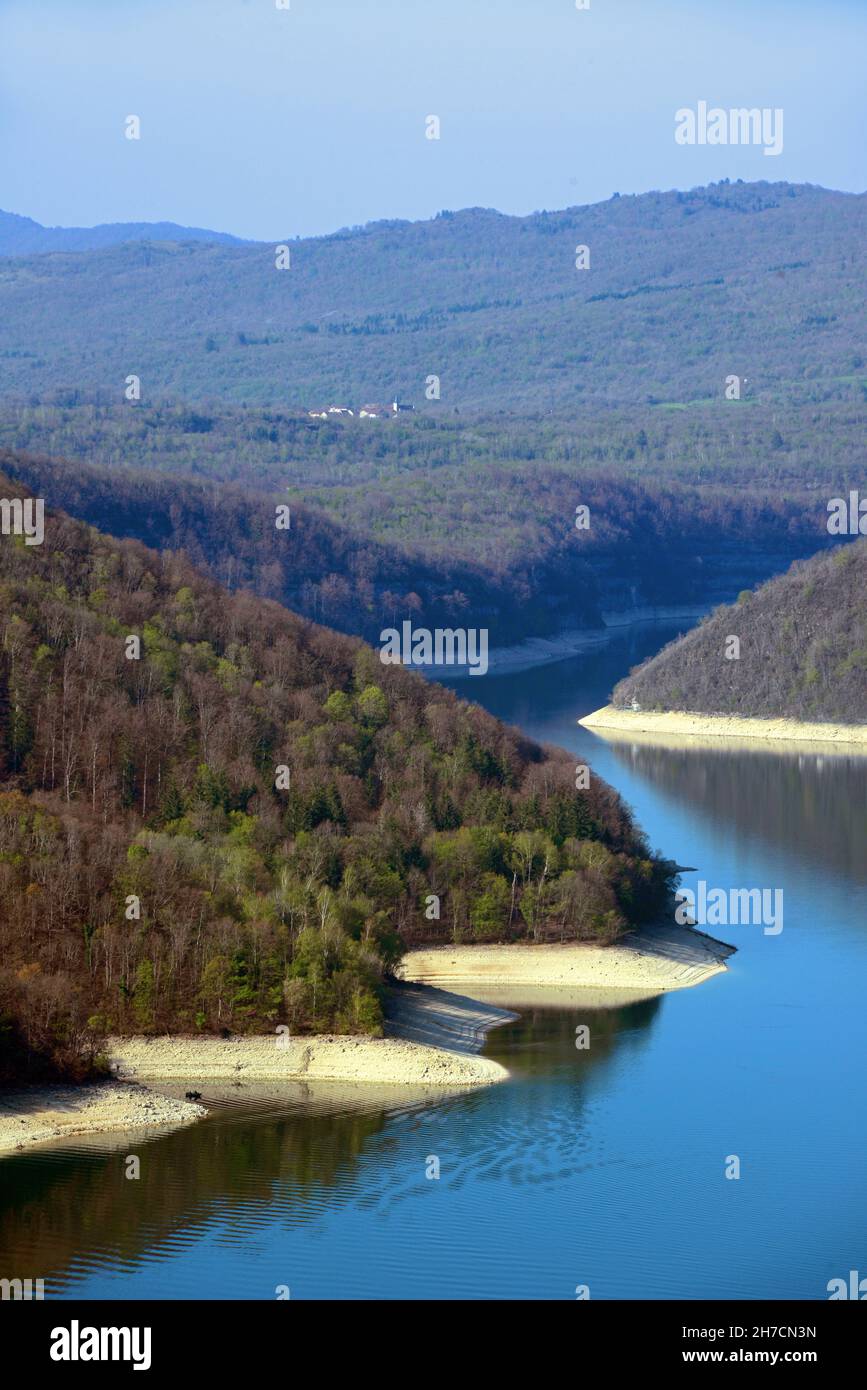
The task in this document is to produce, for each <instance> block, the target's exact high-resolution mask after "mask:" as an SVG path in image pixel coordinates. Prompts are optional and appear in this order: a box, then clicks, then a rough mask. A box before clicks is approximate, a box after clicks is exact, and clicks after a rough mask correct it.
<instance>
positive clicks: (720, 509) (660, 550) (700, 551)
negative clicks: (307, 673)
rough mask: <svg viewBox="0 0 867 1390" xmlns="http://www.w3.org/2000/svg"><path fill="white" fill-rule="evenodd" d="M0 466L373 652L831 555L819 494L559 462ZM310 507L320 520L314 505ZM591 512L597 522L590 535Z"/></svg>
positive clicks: (701, 589) (0, 457)
mask: <svg viewBox="0 0 867 1390" xmlns="http://www.w3.org/2000/svg"><path fill="white" fill-rule="evenodd" d="M0 467H2V468H3V469H4V470H5V471H6V472H7V473H8V474H9V475H10V476H11V477H14V478H16V479H18V480H19V481H21V482H22V483H24V484H26V486H27V487H29V488H31V489H32V490H33V491H34V492H35V493H37V494H38V495H39V496H42V497H44V498H46V499H47V501H48V504H49V505H52V506H58V507H62V508H63V509H64V510H65V511H68V512H70V513H72V514H73V515H74V516H78V517H80V518H82V519H83V520H85V521H87V522H89V523H90V524H91V525H94V526H98V527H100V528H101V529H103V530H108V529H111V531H112V532H113V533H114V534H116V535H120V536H127V537H133V538H135V539H137V540H141V541H144V542H145V543H146V544H148V545H153V546H156V547H157V548H164V547H168V548H169V549H172V550H180V549H182V550H184V551H185V552H186V554H187V555H188V557H189V558H190V559H191V560H192V561H193V562H194V563H195V564H196V565H198V566H201V567H202V568H205V569H207V570H208V571H209V572H210V573H211V575H212V576H213V577H214V578H215V579H217V580H218V581H219V582H220V583H222V584H225V585H226V586H227V587H228V588H230V589H238V588H241V587H245V586H246V587H249V588H251V589H253V590H255V592H257V593H259V594H261V595H263V596H264V597H266V598H276V599H279V600H280V601H281V602H283V603H285V604H287V606H289V607H290V608H293V609H296V610H297V611H298V612H300V613H302V614H304V615H305V616H306V617H310V618H313V619H315V620H316V621H318V622H324V623H327V624H329V626H333V627H337V628H339V629H340V630H342V631H344V632H351V633H354V634H356V635H359V636H363V637H366V638H367V639H369V640H371V641H376V640H378V639H379V634H380V632H381V631H382V629H383V627H389V626H393V625H394V624H395V622H397V621H400V620H402V619H404V618H411V619H413V620H414V621H417V622H422V623H424V624H425V625H426V626H428V627H436V626H441V625H445V626H451V625H454V624H456V623H459V624H463V625H468V626H475V627H485V628H486V629H487V630H488V633H489V639H490V642H491V643H492V645H494V646H504V645H510V644H512V643H515V642H519V641H521V640H522V639H524V638H527V637H530V636H540V635H547V634H550V633H555V632H557V631H559V630H562V629H565V628H573V629H574V628H580V627H586V628H594V627H601V626H603V624H604V615H605V613H606V612H609V613H610V612H612V611H623V610H630V609H635V608H637V607H641V606H647V605H651V606H663V607H664V606H666V605H669V606H670V605H680V606H682V605H684V604H693V605H696V606H698V605H701V604H705V605H707V606H710V605H711V604H712V603H717V602H719V601H720V600H721V599H724V598H728V597H730V596H731V595H733V594H735V593H737V592H738V591H739V589H741V588H742V587H743V586H744V585H746V584H753V583H755V582H757V581H758V580H760V579H763V578H766V577H767V576H768V575H769V574H772V573H774V572H776V571H779V570H780V569H784V568H785V567H786V566H787V565H788V564H789V563H790V562H791V561H792V559H793V558H795V557H797V556H799V555H802V556H803V555H808V554H810V553H812V552H813V551H814V550H815V549H816V546H817V545H819V544H821V543H822V542H823V541H824V542H825V543H826V544H827V543H829V542H830V538H829V536H828V533H827V511H826V509H825V506H824V503H823V501H822V497H821V494H819V495H818V496H817V495H816V494H815V493H811V492H810V491H808V490H806V489H799V490H797V491H796V492H793V493H792V494H791V495H789V496H787V495H785V494H781V493H779V492H777V491H770V490H760V489H743V490H741V491H739V492H738V493H736V494H735V496H734V498H733V497H732V495H731V493H725V492H723V491H722V490H721V489H719V488H714V487H709V486H708V487H689V486H683V485H680V484H674V485H664V484H662V483H661V482H659V481H655V482H654V481H649V480H648V481H647V482H644V481H642V480H640V479H639V478H635V477H625V476H624V477H618V476H617V474H616V473H615V474H614V475H613V476H607V477H606V476H605V475H603V473H602V472H601V470H600V471H598V472H593V473H589V472H588V473H586V474H584V475H583V476H581V477H580V478H579V477H576V476H575V475H574V474H573V473H570V471H569V470H568V469H566V468H558V467H555V466H553V465H551V464H537V465H536V466H535V467H531V466H528V465H527V464H523V465H513V466H509V465H506V464H502V463H495V462H488V463H487V464H477V465H476V466H475V467H474V468H473V469H472V471H470V470H461V468H460V467H459V466H458V465H454V466H443V467H441V468H439V469H436V470H434V471H432V472H431V473H429V474H426V473H422V474H421V475H420V476H419V475H416V476H414V477H412V478H410V477H407V479H406V480H405V486H404V487H402V486H401V481H400V480H399V479H396V480H394V481H393V482H392V483H391V484H390V485H389V484H388V483H387V482H386V481H385V480H383V481H382V483H381V484H380V488H379V489H377V488H376V487H375V485H374V486H371V487H369V488H365V487H364V486H363V484H361V483H360V484H359V485H358V486H357V488H353V489H351V490H348V489H342V488H338V487H335V488H327V487H321V488H318V489H314V488H311V487H309V486H308V487H290V488H288V489H287V488H286V487H284V488H283V489H282V490H281V491H279V492H278V491H274V492H273V493H271V495H270V496H269V495H268V492H267V491H265V490H264V489H263V488H261V487H259V488H254V487H253V485H252V478H253V474H252V472H251V484H250V485H249V486H240V485H238V484H236V483H228V484H217V483H213V482H211V483H205V482H203V481H200V480H199V479H198V478H197V479H194V480H193V479H184V478H174V477H169V476H166V474H164V473H155V472H150V471H146V470H143V469H140V468H139V469H132V468H128V467H121V466H117V467H112V468H107V467H100V468H96V467H90V466H87V465H82V464H75V465H69V464H67V463H62V462H57V461H54V460H50V459H44V458H38V457H32V456H30V455H23V454H13V453H9V452H6V451H3V450H0ZM302 471H303V470H301V469H300V468H299V466H298V465H293V466H291V467H287V471H286V476H287V477H297V476H299V474H300V473H301V472H302ZM260 481H261V480H260ZM309 495H312V496H313V497H314V498H315V505H312V506H311V505H310V504H309V503H308V502H307V501H304V500H301V499H303V498H305V497H307V496H309ZM341 499H342V503H343V504H341ZM329 502H330V503H331V505H330V506H328V510H327V511H326V510H324V508H325V507H326V506H327V505H328V503H329ZM285 503H289V504H290V505H291V527H290V529H288V530H278V529H277V528H276V527H275V524H274V523H275V507H276V506H278V505H280V504H285ZM389 504H390V505H389ZM579 505H583V506H587V507H589V509H590V511H589V525H588V527H587V528H586V529H582V530H579V529H578V528H577V527H576V525H575V522H576V506H579Z"/></svg>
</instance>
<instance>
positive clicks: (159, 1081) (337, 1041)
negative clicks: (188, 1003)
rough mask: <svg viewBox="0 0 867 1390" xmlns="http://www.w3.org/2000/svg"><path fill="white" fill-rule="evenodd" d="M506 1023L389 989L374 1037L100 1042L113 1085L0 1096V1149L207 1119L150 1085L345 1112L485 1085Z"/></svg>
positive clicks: (487, 1008)
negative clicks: (493, 1038) (490, 1035)
mask: <svg viewBox="0 0 867 1390" xmlns="http://www.w3.org/2000/svg"><path fill="white" fill-rule="evenodd" d="M514 1017H515V1014H513V1013H511V1012H510V1011H509V1010H507V1009H503V1008H497V1007H495V1006H492V1005H489V1004H480V1003H479V1002H478V1001H477V1000H475V999H467V998H465V997H464V996H462V995H458V994H452V993H450V992H447V991H445V990H439V989H421V988H419V989H414V988H412V987H411V986H397V987H395V988H393V989H391V990H390V991H389V992H388V1001H387V1021H386V1034H387V1036H386V1037H384V1038H363V1037H346V1036H341V1037H312V1038H290V1037H288V1036H285V1035H278V1034H276V1033H271V1034H269V1035H267V1036H264V1037H262V1036H260V1037H246V1038H238V1037H232V1038H226V1039H223V1038H215V1037H192V1038H188V1037H162V1038H149V1037H133V1038H109V1039H108V1040H107V1041H106V1046H105V1051H106V1053H107V1054H108V1056H109V1058H110V1063H111V1067H112V1071H113V1074H114V1076H115V1078H116V1079H115V1080H112V1081H108V1082H104V1083H101V1084H100V1085H96V1086H86V1087H80V1088H79V1087H74V1086H62V1087H52V1088H46V1087H41V1088H34V1089H31V1090H27V1091H20V1092H15V1093H12V1094H7V1095H5V1096H0V1153H3V1152H9V1151H11V1150H14V1149H23V1148H27V1147H30V1146H31V1145H33V1144H40V1143H46V1142H48V1141H58V1140H63V1139H64V1138H65V1137H66V1136H67V1135H69V1136H71V1135H93V1134H100V1133H109V1132H113V1131H123V1130H126V1129H133V1128H136V1127H140V1126H146V1125H150V1126H164V1127H165V1128H167V1129H170V1128H173V1127H174V1126H176V1125H179V1124H188V1123H189V1122H190V1121H192V1120H197V1119H200V1118H201V1117H202V1116H204V1115H206V1114H207V1113H208V1112H207V1110H206V1109H205V1107H203V1106H201V1105H197V1104H194V1103H192V1102H189V1101H186V1100H181V1099H180V1096H172V1095H165V1094H160V1091H159V1090H156V1089H154V1088H155V1087H160V1088H162V1089H163V1090H166V1089H167V1090H169V1091H178V1092H184V1091H187V1090H190V1091H201V1092H202V1094H203V1096H204V1098H205V1099H206V1100H207V1101H208V1103H210V1102H211V1101H212V1100H216V1101H219V1100H221V1099H222V1100H225V1099H226V1098H227V1097H231V1098H237V1092H238V1090H243V1091H245V1092H246V1093H247V1096H248V1097H249V1096H250V1095H251V1094H254V1095H255V1098H256V1099H261V1100H262V1101H270V1102H271V1103H272V1104H280V1103H283V1104H291V1103H296V1104H300V1103H304V1104H313V1105H314V1106H316V1105H318V1106H320V1107H325V1108H327V1109H335V1108H336V1109H343V1108H346V1109H350V1108H357V1107H359V1106H360V1107H362V1108H363V1107H365V1106H368V1107H369V1106H376V1105H377V1104H383V1105H384V1104H393V1103H394V1102H395V1101H399V1102H400V1103H401V1104H404V1103H407V1104H409V1103H412V1102H413V1101H415V1102H417V1103H418V1102H420V1101H421V1100H422V1098H423V1097H424V1096H428V1097H430V1098H434V1097H438V1096H444V1095H448V1094H452V1093H454V1092H455V1091H460V1090H464V1089H466V1088H467V1087H472V1086H485V1085H490V1084H492V1083H493V1082H497V1081H504V1080H505V1079H506V1077H507V1076H508V1072H507V1071H506V1068H505V1067H502V1066H500V1064H499V1062H493V1061H490V1060H489V1059H488V1058H485V1057H479V1056H478V1055H477V1053H478V1052H479V1050H480V1049H481V1047H482V1045H483V1043H484V1040H485V1036H486V1034H487V1032H488V1031H489V1030H490V1029H491V1028H495V1027H497V1026H498V1025H499V1024H501V1023H507V1022H509V1020H511V1019H513V1018H514ZM130 1083H136V1084H130Z"/></svg>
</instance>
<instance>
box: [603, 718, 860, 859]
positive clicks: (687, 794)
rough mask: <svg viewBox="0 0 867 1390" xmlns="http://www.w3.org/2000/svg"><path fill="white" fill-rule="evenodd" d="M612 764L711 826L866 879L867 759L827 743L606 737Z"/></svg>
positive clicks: (605, 733) (633, 736)
mask: <svg viewBox="0 0 867 1390" xmlns="http://www.w3.org/2000/svg"><path fill="white" fill-rule="evenodd" d="M600 735H601V736H603V737H604V740H605V742H606V744H608V745H609V746H610V748H611V751H612V753H613V755H614V757H615V759H616V760H617V762H619V763H620V764H622V765H624V766H626V767H628V768H629V769H630V770H631V771H632V772H633V773H636V774H638V775H640V776H641V777H644V778H646V779H647V780H648V781H650V782H652V783H653V784H654V786H655V787H656V788H657V789H658V790H659V791H661V792H663V793H664V794H665V795H667V796H669V797H672V798H674V799H675V800H677V801H678V802H679V803H681V804H684V805H687V804H688V805H690V806H692V807H694V808H695V810H696V811H698V812H700V814H701V815H702V816H703V817H704V818H705V819H706V820H708V821H709V822H710V823H711V824H712V825H715V826H718V827H720V828H724V829H725V830H726V831H728V830H731V829H734V830H735V831H736V832H737V833H739V834H740V835H741V836H744V837H748V838H749V839H750V840H753V841H756V840H758V841H760V842H761V843H763V844H765V845H769V846H771V847H772V848H773V849H775V850H782V851H784V852H785V853H786V854H787V855H789V856H791V857H792V858H793V859H795V860H797V861H803V860H807V861H808V862H810V863H813V864H815V865H817V866H821V868H822V869H823V870H824V871H828V870H832V871H836V872H838V873H840V874H845V875H846V877H847V878H848V879H849V880H850V881H851V882H853V883H857V884H859V885H863V884H865V883H867V856H865V853H864V846H865V844H867V758H865V757H864V756H863V754H862V755H861V756H858V755H856V754H847V753H846V752H844V751H842V750H840V749H835V750H833V751H823V752H816V751H805V750H804V747H803V745H800V746H799V745H787V746H786V748H785V749H782V748H780V747H778V746H777V745H776V744H775V745H774V746H773V748H766V747H763V746H762V745H761V744H758V743H751V744H750V745H749V746H747V747H737V748H733V747H732V746H731V744H730V743H729V741H728V740H725V742H723V741H722V740H719V739H717V740H713V739H708V740H698V739H691V738H690V739H678V738H675V737H672V736H666V737H665V738H664V739H663V738H660V737H657V736H655V735H654V736H650V737H648V736H646V735H645V736H635V735H630V736H629V737H624V736H622V735H618V736H615V737H611V736H610V731H605V732H604V733H603V731H600Z"/></svg>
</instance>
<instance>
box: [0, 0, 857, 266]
mask: <svg viewBox="0 0 867 1390" xmlns="http://www.w3.org/2000/svg"><path fill="white" fill-rule="evenodd" d="M281 4H285V0H0V207H2V208H3V209H5V210H6V211H8V212H18V213H22V214H24V215H26V216H29V217H33V218H35V219H36V220H37V221H39V222H42V223H44V224H46V225H49V226H53V225H61V226H90V225H93V224H95V223H99V222H120V221H123V222H130V221H172V222H179V223H182V224H184V225H186V226H198V227H210V228H214V229H217V230H220V231H228V232H233V233H235V235H237V236H243V237H250V238H256V239H263V240H277V239H280V240H283V239H286V238H287V237H293V236H309V235H319V234H322V233H327V232H331V231H335V230H337V229H338V228H341V227H347V226H354V225H359V224H363V223H365V222H369V221H375V220H379V219H382V218H408V219H413V220H414V219H418V218H427V217H431V216H433V215H435V214H436V213H437V212H439V211H440V210H441V209H444V208H450V209H458V208H462V207H495V208H497V209H499V210H500V211H501V212H507V213H518V214H526V213H530V212H533V211H536V210H539V209H542V208H549V209H553V208H562V207H568V206H572V205H576V204H584V203H593V202H599V201H601V200H603V199H606V198H609V197H610V196H611V194H612V193H614V192H619V193H642V192H646V191H648V190H649V189H659V188H661V189H666V188H692V187H695V186H696V185H699V184H705V183H709V182H713V181H715V180H717V179H719V178H731V179H735V178H743V179H746V180H755V179H770V180H777V179H787V180H791V181H792V182H809V183H819V184H823V185H824V186H825V187H829V188H837V189H845V190H848V191H852V192H859V193H860V192H863V191H864V190H865V187H867V178H865V161H867V81H865V78H864V60H865V54H867V0H589V8H588V9H580V10H579V9H578V8H577V6H576V0H289V8H279V6H280V5H281ZM700 101H706V102H707V103H708V104H709V106H710V107H715V106H717V107H722V108H723V109H726V110H728V109H730V108H734V107H744V106H745V107H750V108H752V107H758V108H771V109H776V108H781V109H782V111H783V113H784V124H783V132H784V139H783V149H782V152H781V153H780V154H778V155H776V156H773V155H765V154H764V152H763V149H762V147H761V146H756V145H733V144H729V145H725V146H721V145H708V144H705V145H699V144H694V145H688V144H678V143H677V141H676V140H675V138H674V135H675V128H676V121H675V113H676V112H677V111H678V110H681V109H684V108H696V107H697V104H698V102H700ZM130 115H135V116H138V117H139V120H140V139H138V140H130V139H127V138H126V135H125V129H126V121H127V117H128V116H130ZM430 116H437V117H438V119H439V123H440V127H439V139H438V140H432V139H428V138H427V136H426V130H427V129H428V128H429V127H428V117H430Z"/></svg>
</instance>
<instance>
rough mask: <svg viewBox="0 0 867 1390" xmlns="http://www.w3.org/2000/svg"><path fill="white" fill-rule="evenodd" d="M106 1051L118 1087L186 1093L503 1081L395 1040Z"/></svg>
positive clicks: (120, 1043)
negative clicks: (188, 1089)
mask: <svg viewBox="0 0 867 1390" xmlns="http://www.w3.org/2000/svg"><path fill="white" fill-rule="evenodd" d="M488 1012H490V1010H488ZM106 1051H107V1052H108V1055H109V1057H110V1058H111V1064H112V1067H113V1068H114V1069H115V1071H116V1075H117V1076H118V1077H119V1078H120V1079H121V1080H124V1081H126V1080H136V1081H151V1082H153V1081H184V1082H187V1083H189V1084H190V1086H193V1085H194V1084H195V1083H198V1082H203V1081H205V1080H214V1081H227V1080H240V1081H280V1080H285V1081H299V1080H303V1081H341V1082H346V1081H353V1082H356V1081H360V1082H370V1083H371V1084H373V1085H396V1086H400V1085H409V1086H418V1085H426V1086H439V1087H452V1086H458V1087H459V1086H482V1085H485V1084H487V1083H490V1082H492V1081H502V1080H503V1079H504V1078H505V1077H506V1076H507V1075H508V1073H507V1072H506V1069H505V1067H501V1066H500V1065H499V1063H497V1062H491V1061H489V1060H488V1059H487V1058H485V1057H477V1056H474V1055H473V1054H472V1053H471V1052H457V1051H455V1052H453V1051H447V1050H446V1049H444V1048H441V1047H431V1046H428V1045H425V1044H422V1043H415V1042H407V1041H405V1040H404V1039H402V1038H397V1037H386V1038H363V1037H327V1036H326V1037H315V1038H291V1037H287V1036H285V1035H284V1036H283V1037H277V1036H276V1035H274V1034H272V1035H271V1036H266V1037H247V1038H234V1037H233V1038H226V1039H223V1038H213V1037H207V1038H201V1037H197V1038H183V1037H165V1038H110V1039H109V1040H108V1043H107V1045H106Z"/></svg>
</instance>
